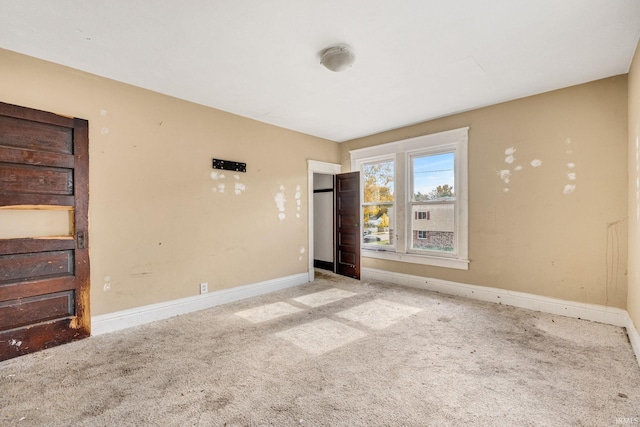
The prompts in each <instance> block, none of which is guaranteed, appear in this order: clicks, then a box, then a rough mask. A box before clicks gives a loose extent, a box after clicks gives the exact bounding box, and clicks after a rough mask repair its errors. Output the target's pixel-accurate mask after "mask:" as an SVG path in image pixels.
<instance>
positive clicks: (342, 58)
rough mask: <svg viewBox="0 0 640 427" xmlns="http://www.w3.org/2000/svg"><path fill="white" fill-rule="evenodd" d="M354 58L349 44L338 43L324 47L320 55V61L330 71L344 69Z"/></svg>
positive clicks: (350, 64)
mask: <svg viewBox="0 0 640 427" xmlns="http://www.w3.org/2000/svg"><path fill="white" fill-rule="evenodd" d="M355 60H356V54H355V53H353V51H352V50H351V48H350V47H349V46H345V45H338V46H331V47H328V48H326V49H325V50H324V51H323V52H322V55H321V59H320V63H321V64H322V65H324V66H325V67H327V69H328V70H331V71H336V72H339V71H344V70H346V69H347V68H349V67H351V66H352V65H353V63H354V62H355Z"/></svg>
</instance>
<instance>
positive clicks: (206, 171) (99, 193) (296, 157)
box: [0, 50, 339, 315]
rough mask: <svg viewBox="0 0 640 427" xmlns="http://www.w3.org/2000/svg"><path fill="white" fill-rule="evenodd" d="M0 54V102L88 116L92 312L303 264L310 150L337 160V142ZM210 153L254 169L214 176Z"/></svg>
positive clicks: (270, 275)
mask: <svg viewBox="0 0 640 427" xmlns="http://www.w3.org/2000/svg"><path fill="white" fill-rule="evenodd" d="M0 64H2V65H1V66H0V93H1V94H2V99H1V101H3V102H7V103H11V104H17V105H22V106H25V107H31V108H36V109H40V110H45V111H50V112H54V113H57V114H61V115H67V116H74V117H80V118H83V119H87V120H89V129H90V133H89V155H90V211H89V222H90V230H89V236H90V255H91V305H92V307H91V312H92V315H99V314H104V313H109V312H113V311H117V310H122V309H127V308H133V307H138V306H142V305H147V304H151V303H156V302H161V301H167V300H172V299H177V298H181V297H186V296H191V295H195V294H197V293H199V284H200V282H208V283H209V290H210V291H213V290H217V289H223V288H230V287H234V286H238V285H243V284H249V283H256V282H259V281H263V280H268V279H274V278H279V277H284V276H288V275H292V274H297V273H304V272H306V271H307V266H308V261H307V253H306V251H307V250H308V249H307V238H308V236H307V159H315V160H320V161H327V162H334V163H335V162H337V161H338V160H339V147H338V145H337V144H336V143H334V142H331V141H327V140H323V139H319V138H314V137H311V136H307V135H303V134H300V133H296V132H292V131H287V130H284V129H281V128H278V127H274V126H270V125H266V124H263V123H260V122H257V121H253V120H249V119H246V118H242V117H239V116H235V115H232V114H228V113H225V112H222V111H219V110H215V109H211V108H206V107H203V106H199V105H196V104H192V103H189V102H185V101H180V100H178V99H175V98H171V97H168V96H164V95H160V94H157V93H154V92H150V91H147V90H144V89H140V88H136V87H132V86H129V85H125V84H121V83H117V82H114V81H111V80H107V79H104V78H100V77H96V76H94V75H90V74H86V73H83V72H80V71H77V70H73V69H69V68H65V67H62V66H58V65H55V64H51V63H48V62H44V61H41V60H37V59H34V58H30V57H27V56H23V55H19V54H15V53H13V52H9V51H6V50H0ZM212 158H220V159H225V160H234V161H241V162H246V163H247V173H246V174H245V173H239V174H234V173H232V172H227V171H225V172H224V175H225V178H223V179H222V178H219V179H217V180H214V179H212V176H211V173H212V171H213V169H212V167H211V159H212ZM234 175H237V176H238V179H236V178H235V177H234ZM221 184H223V185H224V192H221V191H220V187H218V186H219V185H221ZM236 184H238V185H239V187H238V191H239V193H240V194H235V190H236ZM282 189H283V190H282ZM298 189H299V190H298ZM298 191H299V193H300V194H299V198H300V210H298V208H297V203H296V193H297V192H298ZM281 192H284V193H285V199H286V202H285V205H284V214H285V218H284V220H280V219H279V214H280V213H281V212H280V211H279V209H278V205H277V204H276V202H275V200H274V197H275V196H276V194H278V193H281ZM298 215H299V217H298ZM1 227H2V225H1V224H0V228H1ZM0 234H1V232H0ZM303 251H304V252H305V253H304V254H302V252H303ZM106 283H108V284H110V289H109V290H105V284H106Z"/></svg>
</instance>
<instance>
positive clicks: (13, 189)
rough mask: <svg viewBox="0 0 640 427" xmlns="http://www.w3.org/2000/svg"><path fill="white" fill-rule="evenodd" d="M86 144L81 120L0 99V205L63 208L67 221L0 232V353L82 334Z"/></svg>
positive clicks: (86, 329) (85, 321)
mask: <svg viewBox="0 0 640 427" xmlns="http://www.w3.org/2000/svg"><path fill="white" fill-rule="evenodd" d="M88 144H89V134H88V123H87V121H86V120H81V119H73V118H68V117H62V116H58V115H55V114H51V113H46V112H43V111H37V110H32V109H28V108H24V107H18V106H15V105H9V104H4V103H0V209H3V210H12V211H14V212H16V214H17V215H20V214H21V212H22V211H37V212H41V211H42V210H47V211H54V210H55V211H67V212H68V216H69V222H70V224H71V225H70V226H69V232H68V233H66V235H63V236H35V237H20V238H7V237H6V234H5V236H4V238H0V360H5V359H10V358H12V357H16V356H20V355H23V354H26V353H31V352H34V351H38V350H42V349H45V348H48V347H52V346H56V345H60V344H64V343H67V342H70V341H74V340H77V339H80V338H84V337H87V336H89V334H90V327H91V323H90V314H89V250H88V243H89V242H88V232H87V225H88V201H89V187H88V181H89V153H88ZM41 213H42V212H41ZM5 227H6V224H5ZM0 231H2V224H0ZM5 233H6V230H5Z"/></svg>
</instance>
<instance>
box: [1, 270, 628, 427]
mask: <svg viewBox="0 0 640 427" xmlns="http://www.w3.org/2000/svg"><path fill="white" fill-rule="evenodd" d="M638 417H640V368H639V367H638V364H637V362H636V359H635V357H634V355H633V352H632V350H631V346H630V344H629V342H628V340H627V337H626V334H625V332H624V330H623V329H621V328H617V327H613V326H608V325H603V324H598V323H592V322H586V321H581V320H577V319H569V318H564V317H560V316H553V315H547V314H543V313H538V312H533V311H528V310H522V309H516V308H512V307H506V306H502V305H496V304H491V303H483V302H477V301H471V300H466V299H462V298H454V297H449V296H446V295H440V294H436V293H431V292H427V291H423V290H418V289H411V288H404V287H400V286H392V285H388V284H384V283H379V282H373V281H369V282H364V281H363V282H358V281H355V280H351V279H347V278H341V277H338V276H335V275H332V274H326V273H321V272H318V274H317V280H316V281H315V282H314V283H311V284H308V285H304V286H300V287H296V288H292V289H287V290H284V291H281V292H276V293H272V294H269V295H266V296H262V297H258V298H253V299H250V300H245V301H242V302H238V303H233V304H228V305H225V306H222V307H217V308H213V309H209V310H204V311H200V312H197V313H193V314H189V315H184V316H179V317H175V318H172V319H168V320H165V321H160V322H156V323H153V324H149V325H145V326H142V327H137V328H132V329H128V330H125V331H121V332H116V333H112V334H107V335H102V336H98V337H92V338H89V339H86V340H83V341H80V342H76V343H72V344H68V345H65V346H61V347H57V348H54V349H49V350H46V351H43V352H40V353H36V354H32V355H28V356H24V357H20V358H17V359H12V360H9V361H5V362H2V363H0V424H1V425H18V426H431V425H433V426H448V425H450V426H454V425H473V426H485V425H491V426H494V425H496V426H502V425H518V426H538V425H540V426H543V425H544V426H556V425H558V426H561V425H576V426H594V425H598V426H600V425H612V426H613V425H620V424H621V421H623V419H633V418H636V419H637V418H638Z"/></svg>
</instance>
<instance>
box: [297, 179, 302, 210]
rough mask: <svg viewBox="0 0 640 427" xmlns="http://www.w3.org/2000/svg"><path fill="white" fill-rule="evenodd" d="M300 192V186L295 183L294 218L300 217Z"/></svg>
mask: <svg viewBox="0 0 640 427" xmlns="http://www.w3.org/2000/svg"><path fill="white" fill-rule="evenodd" d="M301 194H302V193H301V191H300V186H299V185H296V210H297V211H298V212H297V213H296V218H300V210H301V209H302V201H301V200H300V196H301Z"/></svg>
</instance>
